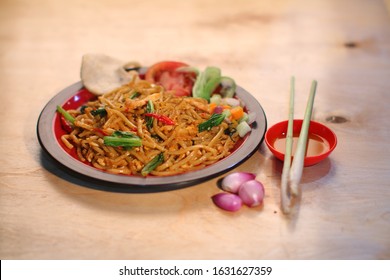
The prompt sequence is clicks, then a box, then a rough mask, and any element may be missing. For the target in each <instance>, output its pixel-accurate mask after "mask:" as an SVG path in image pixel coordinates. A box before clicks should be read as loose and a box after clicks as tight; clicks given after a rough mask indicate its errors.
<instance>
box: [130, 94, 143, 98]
mask: <svg viewBox="0 0 390 280" xmlns="http://www.w3.org/2000/svg"><path fill="white" fill-rule="evenodd" d="M140 95H141V94H140V93H139V92H134V93H133V94H132V95H131V96H130V99H136V98H137V97H138V96H140Z"/></svg>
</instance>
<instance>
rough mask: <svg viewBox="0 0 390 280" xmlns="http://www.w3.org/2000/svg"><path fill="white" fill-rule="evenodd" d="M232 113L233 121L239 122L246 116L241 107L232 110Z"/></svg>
mask: <svg viewBox="0 0 390 280" xmlns="http://www.w3.org/2000/svg"><path fill="white" fill-rule="evenodd" d="M230 113H231V116H232V119H233V120H239V119H241V118H242V117H243V116H244V109H243V108H242V107H241V106H237V107H234V108H232V109H230Z"/></svg>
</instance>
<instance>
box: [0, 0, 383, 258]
mask: <svg viewBox="0 0 390 280" xmlns="http://www.w3.org/2000/svg"><path fill="white" fill-rule="evenodd" d="M94 52H95V53H104V54H107V55H110V56H113V57H117V58H120V59H124V60H129V61H130V60H137V61H139V62H141V63H142V64H143V65H150V64H152V63H154V62H157V61H161V60H178V61H185V62H187V63H189V64H191V65H194V66H197V67H199V68H204V67H206V66H208V65H216V66H219V67H220V68H221V69H222V71H223V73H224V74H226V75H228V76H231V77H234V78H235V80H236V82H237V83H238V84H239V85H241V86H242V87H244V88H245V89H247V90H248V91H249V92H251V93H252V94H253V96H255V97H256V99H257V100H258V101H259V102H260V104H261V105H262V106H263V108H264V110H265V112H266V116H267V120H268V126H271V125H272V124H274V123H276V122H279V121H282V120H285V119H286V118H287V114H288V94H289V80H290V77H291V75H294V76H295V77H296V90H297V93H296V109H295V113H296V116H303V114H304V110H305V107H306V100H307V96H308V93H309V89H310V83H311V81H312V80H313V79H316V80H317V81H318V89H317V96H316V100H315V109H314V113H313V119H314V120H316V121H319V122H322V123H325V124H326V125H328V126H329V127H330V128H331V129H333V130H334V132H335V133H336V134H337V137H338V146H337V148H336V150H335V151H334V152H333V153H332V154H331V156H330V157H329V159H328V160H326V161H324V162H322V163H320V164H318V165H315V166H312V167H308V168H305V170H304V173H303V179H302V188H303V197H302V201H301V205H300V209H299V213H298V215H296V216H294V217H293V218H291V219H287V218H286V217H285V216H283V215H282V213H281V211H280V205H279V197H280V177H281V170H282V163H281V162H280V161H278V160H276V159H275V158H274V157H273V156H272V154H271V153H270V151H269V150H268V148H267V147H266V146H265V144H264V143H263V144H262V145H261V147H260V149H259V150H258V151H256V152H255V154H254V155H253V156H251V157H250V159H249V160H247V161H246V162H245V163H243V164H242V165H240V166H239V167H237V168H236V169H235V170H233V171H248V172H254V173H256V174H257V179H258V180H260V181H262V182H263V184H264V185H265V191H266V196H265V199H264V205H263V206H262V207H257V208H253V209H249V208H247V207H245V208H243V209H242V210H240V211H239V212H237V213H229V212H224V211H222V210H219V209H218V208H216V207H215V205H214V204H213V203H212V202H211V199H210V197H211V196H212V195H214V194H215V193H217V192H219V190H218V188H217V185H216V183H217V180H218V179H220V178H221V177H222V176H221V177H218V178H215V179H211V180H209V181H207V182H205V183H202V184H199V185H196V186H191V187H188V188H184V189H180V190H175V191H169V192H162V193H149V194H121V193H113V192H106V191H100V190H95V189H93V188H90V187H88V185H91V184H90V183H88V182H86V181H83V180H80V179H78V178H76V177H74V176H71V175H69V174H68V173H67V172H65V171H64V170H61V169H58V168H57V165H56V164H55V162H53V161H52V160H51V159H50V158H49V157H48V156H47V155H46V154H44V152H43V150H42V149H41V147H40V145H39V143H38V140H37V135H36V124H37V120H38V116H39V114H40V112H41V110H42V109H43V107H44V106H45V104H46V103H47V102H48V101H49V100H50V99H51V98H52V97H53V96H54V95H55V94H57V93H58V92H59V91H60V90H61V89H63V88H65V87H67V86H68V85H70V84H72V83H74V82H76V81H79V79H80V76H79V71H80V63H81V57H82V55H83V54H85V53H94ZM0 96H1V102H0V128H1V135H0V140H1V141H0V154H1V156H0V166H1V167H0V171H1V172H0V195H1V197H0V258H1V259H390V172H389V171H390V153H389V150H390V141H389V139H390V129H389V127H390V126H389V118H390V113H389V109H390V17H389V12H388V9H387V6H386V3H385V2H384V1H379V0H376V1H365V0H359V1H357V0H332V1H329V0H323V1H322V0H321V1H320V0H318V1H310V0H296V1H291V0H283V1H282V0H281V1H259V0H243V1H236V0H229V1H209V0H201V1H195V0H194V1H179V0H159V1H134V0H133V1H124V0H120V1H119V0H118V1H117V0H98V1H79V0H67V1H50V0H34V1H27V0H18V1H13V0H1V1H0Z"/></svg>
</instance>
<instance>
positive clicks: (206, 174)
mask: <svg viewBox="0 0 390 280" xmlns="http://www.w3.org/2000/svg"><path fill="white" fill-rule="evenodd" d="M83 88H84V85H83V83H82V81H78V82H75V83H73V84H71V85H69V86H67V87H65V88H64V89H62V90H61V91H59V92H58V93H57V94H56V95H55V96H53V97H52V98H51V99H50V100H49V102H48V103H47V104H46V105H45V106H44V108H43V109H42V111H41V113H40V115H39V118H38V122H37V128H36V132H37V137H38V141H39V143H40V145H41V147H42V148H43V150H44V151H45V152H46V153H47V154H48V155H50V157H51V158H52V159H54V160H55V161H56V162H57V163H60V165H61V166H63V167H65V168H66V169H68V170H70V171H71V173H75V174H73V175H80V176H79V177H81V178H83V177H84V179H85V180H93V181H95V182H96V183H102V184H103V185H105V186H107V189H108V190H110V188H113V189H116V191H118V190H119V191H124V192H131V189H132V188H139V187H141V189H145V188H147V190H146V191H167V190H174V189H179V188H184V187H188V186H193V185H196V184H200V183H203V182H205V181H208V180H210V179H212V178H215V177H218V176H220V175H222V174H224V173H227V172H229V171H230V170H232V169H234V168H236V167H238V166H239V165H241V164H242V163H244V162H245V161H247V160H248V159H249V158H250V157H251V156H252V155H253V154H254V153H255V152H256V151H257V150H258V148H259V147H260V145H261V144H262V143H263V141H264V137H265V133H266V131H267V118H266V114H265V111H264V109H263V107H262V106H261V104H260V103H259V102H258V100H257V99H256V98H255V97H254V96H253V95H251V94H250V93H249V92H248V91H246V90H245V89H244V88H242V87H240V86H238V85H237V90H236V94H237V96H238V98H239V99H240V100H241V101H243V102H244V104H245V106H246V107H248V109H249V111H250V112H251V111H255V112H256V118H255V122H254V124H253V127H252V131H251V134H250V135H249V136H248V138H247V139H246V140H245V141H244V143H243V144H242V146H240V147H239V148H238V149H237V150H236V151H235V152H234V153H232V154H231V155H229V156H228V157H226V158H224V159H222V160H220V161H218V162H217V163H214V164H212V165H210V166H207V167H206V168H204V169H200V170H195V171H191V172H187V173H183V174H178V175H172V176H163V177H162V176H148V177H141V176H129V175H122V174H112V173H108V172H105V171H103V170H99V169H97V168H94V167H91V166H88V165H86V164H84V163H82V162H80V161H78V160H77V159H75V158H73V157H72V156H71V155H69V154H68V153H67V152H66V151H65V150H64V149H63V148H62V147H61V146H60V144H59V143H58V141H57V139H56V137H55V132H54V119H55V114H56V106H57V105H63V104H64V103H65V102H66V101H68V100H69V99H70V98H71V97H73V96H74V95H75V94H76V93H77V92H79V91H80V90H82V89H83Z"/></svg>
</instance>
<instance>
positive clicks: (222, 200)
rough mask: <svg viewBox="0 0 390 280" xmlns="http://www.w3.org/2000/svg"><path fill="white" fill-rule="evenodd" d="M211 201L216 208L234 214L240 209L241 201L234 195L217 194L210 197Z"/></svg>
mask: <svg viewBox="0 0 390 280" xmlns="http://www.w3.org/2000/svg"><path fill="white" fill-rule="evenodd" d="M211 199H212V200H213V202H214V204H215V205H216V206H218V207H219V208H221V209H223V210H226V211H230V212H236V211H238V210H240V208H241V207H242V200H241V198H240V197H239V196H238V195H236V194H232V193H218V194H216V195H214V196H212V197H211Z"/></svg>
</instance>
